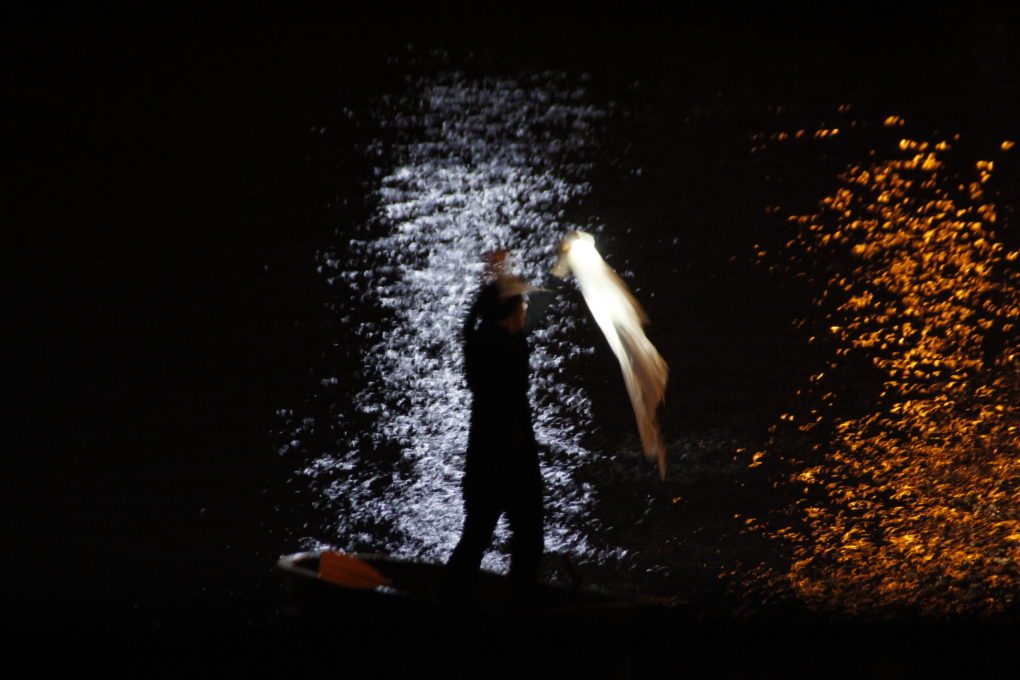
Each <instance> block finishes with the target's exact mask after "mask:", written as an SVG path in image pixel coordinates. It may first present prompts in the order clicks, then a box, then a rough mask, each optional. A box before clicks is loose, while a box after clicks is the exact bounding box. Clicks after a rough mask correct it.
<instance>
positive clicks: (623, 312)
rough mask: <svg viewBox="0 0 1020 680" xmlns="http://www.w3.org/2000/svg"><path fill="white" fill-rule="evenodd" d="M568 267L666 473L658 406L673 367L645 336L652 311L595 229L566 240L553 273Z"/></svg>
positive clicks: (648, 451)
mask: <svg viewBox="0 0 1020 680" xmlns="http://www.w3.org/2000/svg"><path fill="white" fill-rule="evenodd" d="M568 271H570V272H573V274H574V277H575V278H576V279H577V283H578V285H579V286H580V287H581V294H582V295H583V296H584V301H585V303H587V305H588V309H590V310H591V314H592V316H593V317H595V323H597V324H598V325H599V328H601V329H602V333H603V334H604V335H605V336H606V340H607V341H608V342H609V347H610V348H611V349H612V350H613V354H615V355H616V358H617V359H618V360H619V361H620V369H621V370H622V371H623V380H624V383H626V385H627V393H628V394H629V395H630V403H631V405H632V406H633V407H634V416H635V418H636V419H637V426H638V431H639V432H640V433H641V445H642V447H643V448H644V450H645V456H646V457H647V458H648V459H649V460H653V459H657V460H658V463H659V476H660V477H662V478H665V476H666V450H665V448H664V447H663V445H662V437H661V435H660V434H659V423H658V421H657V420H656V415H655V412H656V409H657V408H658V406H659V404H660V403H661V402H662V400H663V398H664V397H665V395H666V379H667V376H668V375H669V367H668V366H667V365H666V362H665V361H663V359H662V357H661V356H660V355H659V352H658V350H656V349H655V347H654V346H653V345H652V343H651V342H650V341H649V340H648V338H647V337H645V332H644V329H643V326H644V325H645V324H646V323H648V317H647V316H646V315H645V312H644V310H643V309H641V305H640V304H638V301H637V300H635V299H634V296H633V295H631V293H630V290H628V288H627V284H626V283H624V282H623V279H621V278H620V277H619V275H617V273H616V272H615V271H613V270H612V268H611V267H610V266H609V265H607V264H606V263H605V261H604V260H603V259H602V256H601V255H599V252H598V251H597V250H596V249H595V239H594V238H592V236H591V235H590V234H586V233H584V232H583V231H575V232H571V233H570V234H568V235H567V237H566V238H565V239H564V240H563V242H562V243H561V244H560V257H559V261H557V263H556V266H555V267H553V270H552V273H553V274H554V275H556V276H560V277H563V276H566V275H567V272H568Z"/></svg>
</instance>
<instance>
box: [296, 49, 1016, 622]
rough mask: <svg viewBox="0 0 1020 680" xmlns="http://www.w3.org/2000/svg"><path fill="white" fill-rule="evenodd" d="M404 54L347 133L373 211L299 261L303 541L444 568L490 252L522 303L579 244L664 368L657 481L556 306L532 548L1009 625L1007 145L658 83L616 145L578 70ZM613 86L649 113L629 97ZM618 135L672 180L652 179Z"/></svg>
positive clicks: (761, 597)
mask: <svg viewBox="0 0 1020 680" xmlns="http://www.w3.org/2000/svg"><path fill="white" fill-rule="evenodd" d="M395 63H396V64H397V66H398V67H399V66H406V67H407V68H406V70H407V72H408V73H415V74H417V75H409V76H407V77H405V78H404V80H403V81H402V84H401V86H400V87H399V88H396V89H395V90H393V91H391V92H389V93H388V94H385V95H383V96H381V97H379V98H378V99H376V100H375V101H374V103H373V104H372V106H370V107H368V108H365V109H364V110H358V111H351V112H349V116H350V118H351V119H352V120H354V121H356V123H357V124H358V125H360V128H359V130H360V132H359V135H360V137H361V138H363V140H364V141H363V144H362V146H361V147H360V148H359V149H358V153H359V154H361V156H362V157H363V158H365V159H366V160H368V161H369V162H370V163H371V165H372V167H373V168H374V170H373V172H372V173H371V176H369V177H366V183H365V185H364V192H365V196H364V198H365V204H366V206H367V211H366V212H365V215H364V217H362V218H359V219H358V220H356V221H355V222H352V223H343V224H338V225H337V228H336V231H335V235H336V237H335V241H334V242H332V243H330V244H326V245H324V246H323V247H322V248H321V249H320V251H319V254H318V258H317V263H316V265H315V266H317V267H318V271H319V273H320V275H321V277H322V280H323V281H324V282H326V283H327V284H328V286H329V290H330V296H329V302H328V308H329V312H328V314H329V319H328V321H327V323H325V324H324V326H325V327H326V328H328V329H329V333H330V334H331V347H330V349H329V350H327V351H326V352H324V354H323V357H321V360H320V361H319V362H318V363H316V365H315V368H313V371H314V372H315V375H316V378H317V380H318V387H317V389H316V390H315V391H314V392H313V393H310V394H308V395H307V396H306V398H305V399H304V400H303V401H302V402H301V403H296V404H288V405H287V406H286V408H283V409H282V410H281V411H280V413H279V415H280V422H281V431H282V432H283V435H282V437H281V441H280V450H279V452H280V454H281V455H283V456H285V457H286V459H287V460H289V461H293V466H294V477H293V478H292V479H291V480H290V484H291V485H292V487H293V488H294V498H295V503H296V504H298V505H300V504H304V506H305V507H306V508H308V509H309V512H307V513H305V515H304V516H305V517H306V518H307V519H306V521H305V522H304V523H302V525H301V526H292V527H290V530H291V533H292V535H293V536H294V540H295V541H296V542H299V543H301V544H302V545H304V546H306V547H318V546H332V547H337V548H341V549H347V550H362V551H374V552H387V553H391V554H396V555H405V556H414V557H422V558H426V559H432V560H444V559H445V558H446V557H447V556H448V554H449V552H450V550H452V548H453V546H454V544H455V543H456V540H457V538H458V536H459V532H460V528H461V522H462V519H463V515H462V508H461V500H460V487H459V483H460V476H461V474H462V466H463V456H464V448H465V446H466V440H467V422H468V414H469V403H470V401H469V400H470V395H469V393H468V392H467V391H466V386H465V384H464V381H463V375H462V370H461V369H462V357H461V346H460V336H459V333H460V325H461V323H462V319H463V318H464V314H465V312H466V308H467V306H468V304H469V301H470V299H471V296H472V294H473V292H474V291H475V290H476V288H477V285H478V282H479V276H480V273H481V271H482V259H483V255H484V254H485V253H486V252H488V251H491V250H494V249H497V248H509V249H511V250H512V251H513V253H514V256H515V258H516V262H517V264H518V267H519V270H520V272H521V273H522V274H523V275H524V276H525V277H526V278H528V279H529V280H531V281H533V282H535V283H538V284H540V285H541V284H542V283H545V282H547V281H548V280H549V278H548V270H549V268H550V267H551V265H552V264H553V261H554V259H555V258H554V251H555V248H556V246H557V244H558V243H559V240H560V239H561V238H562V236H563V235H564V234H565V233H566V232H567V231H569V230H571V229H574V228H582V229H584V230H585V231H588V232H591V233H593V234H595V236H596V239H597V240H601V242H602V243H604V244H607V246H608V248H607V249H605V250H603V252H604V253H607V259H608V261H609V263H610V264H611V265H613V266H614V267H616V268H617V269H618V270H620V272H621V274H622V275H623V277H624V278H625V280H627V281H628V283H629V284H630V285H631V287H632V288H633V289H634V291H635V293H636V295H637V297H638V299H639V300H640V301H641V302H642V303H643V304H645V306H646V308H647V310H648V311H649V313H650V315H651V316H652V327H651V330H652V339H653V341H654V342H655V343H656V344H657V346H658V347H659V348H660V350H661V351H662V354H663V356H664V358H665V359H666V361H667V362H668V363H670V366H671V381H672V382H671V385H670V391H669V393H668V394H667V400H666V406H665V409H664V411H663V418H662V421H663V427H664V438H665V444H666V449H667V457H668V459H669V461H670V462H669V465H670V473H669V476H668V478H667V480H666V481H665V482H664V483H660V482H658V480H657V475H656V471H655V470H654V469H653V467H651V466H646V465H644V463H643V461H642V456H641V454H640V444H639V442H638V441H637V436H636V432H635V431H634V425H633V419H632V418H633V416H632V414H631V413H630V412H629V406H628V404H627V401H626V397H625V394H624V392H623V385H622V381H621V380H620V379H619V375H618V368H617V367H616V366H615V363H614V362H613V360H612V358H611V356H610V355H609V352H608V348H607V347H606V346H605V343H604V342H603V341H602V339H601V338H600V337H599V336H598V335H597V334H596V333H595V331H594V328H593V324H592V323H591V322H590V320H589V319H588V312H587V310H586V309H585V308H584V306H583V303H582V302H581V299H580V295H579V294H578V293H577V291H576V290H573V287H572V285H568V286H566V287H565V288H564V289H563V290H560V291H559V292H558V293H557V294H556V296H555V298H554V301H553V303H552V305H551V307H550V309H549V311H548V314H547V315H546V317H545V318H544V320H543V322H542V323H540V324H539V326H538V329H537V330H536V331H535V332H534V333H533V335H532V337H531V344H532V393H531V398H532V403H533V410H534V413H535V426H536V435H537V437H538V440H539V442H540V445H541V446H543V448H544V454H543V474H544V476H545V480H546V507H547V514H548V522H547V529H546V547H547V551H548V553H549V554H550V556H563V557H567V558H570V559H571V560H577V561H579V562H582V563H585V564H588V565H611V566H612V569H615V570H616V571H615V574H614V576H612V577H610V578H609V579H608V580H609V581H611V582H612V583H613V585H618V586H621V587H622V586H624V585H626V583H625V582H629V583H630V585H634V584H635V583H637V584H638V585H640V586H642V587H645V588H646V590H650V591H653V592H655V593H657V594H660V595H661V594H665V593H673V594H676V595H677V597H678V600H679V601H680V602H686V601H688V600H689V599H696V594H695V591H698V590H699V589H700V590H702V591H704V590H711V589H713V588H715V589H718V588H721V586H720V585H719V584H720V582H722V583H724V584H725V589H727V593H728V595H727V597H729V596H732V597H734V598H735V602H736V605H735V606H736V608H738V609H739V608H741V607H746V608H747V609H754V607H755V603H758V602H763V601H767V600H770V599H774V598H777V597H778V598H789V599H792V600H796V601H798V602H801V603H806V604H808V605H809V606H811V607H815V608H818V609H823V610H824V609H836V610H838V611H842V612H851V613H862V612H868V611H875V610H881V609H883V608H885V607H888V606H890V605H896V606H904V607H914V610H915V611H919V612H922V613H925V614H945V613H961V612H971V613H993V614H994V613H997V612H1000V611H1002V610H1003V609H1004V608H1005V607H1008V606H1009V603H1010V602H1011V601H1012V600H1013V595H1014V594H1015V593H1016V590H1017V573H1018V571H1017V562H1018V558H1020V556H1018V554H1017V553H1016V545H1017V543H1016V535H1017V534H1016V527H1017V524H1016V522H1017V514H1016V509H1017V507H1020V504H1018V502H1017V497H1016V489H1017V488H1018V487H1017V483H1018V479H1020V476H1018V471H1017V467H1016V464H1015V461H1016V460H1017V455H1016V454H1017V442H1018V437H1017V435H1016V432H1017V430H1016V428H1017V426H1018V424H1017V414H1016V410H1015V405H1016V403H1018V399H1017V391H1016V384H1017V383H1016V375H1017V371H1016V356H1017V354H1016V337H1017V334H1016V322H1015V316H1016V314H1017V307H1018V305H1017V282H1016V273H1015V262H1016V257H1017V256H1016V253H1015V252H1014V251H1011V250H1010V249H1009V246H1008V244H1007V243H1005V241H1004V239H1003V238H1002V237H1001V233H1003V232H1006V233H1008V230H1009V226H1008V225H1006V226H1002V225H1001V222H1000V223H999V225H998V226H997V225H996V215H997V214H1002V212H1003V211H1002V206H999V207H996V206H994V205H992V201H991V200H990V197H989V196H987V195H985V193H986V192H988V191H990V187H992V186H993V185H994V180H993V179H992V177H993V175H992V170H993V166H994V162H993V160H994V159H992V158H991V156H989V155H988V154H991V153H995V154H1000V155H1002V154H1009V153H1015V152H1011V151H1010V150H1011V148H1012V146H1011V143H1010V142H1009V140H1006V139H1002V140H998V141H996V142H995V144H994V145H993V146H988V145H987V144H985V146H981V144H980V143H979V142H974V143H973V144H972V145H970V146H968V140H967V139H963V140H962V141H961V140H959V139H955V138H953V137H952V136H951V135H944V136H943V137H941V138H938V139H933V140H931V141H928V142H926V141H921V140H920V136H921V135H920V134H917V135H915V134H913V133H910V134H909V135H908V132H907V130H906V129H904V128H905V126H906V122H905V120H904V119H903V118H902V117H899V116H898V115H895V114H894V113H893V112H891V111H888V110H881V109H879V110H875V109H869V110H860V111H859V110H858V109H857V108H855V107H854V106H851V105H850V104H847V103H845V102H843V101H842V100H841V99H839V98H836V97H833V98H832V99H831V100H825V101H823V102H821V103H819V101H817V100H816V99H812V98H811V97H809V96H808V95H807V94H804V95H803V96H804V98H805V99H806V100H807V103H804V102H801V103H800V105H799V106H798V105H797V102H796V101H795V102H793V105H792V106H790V109H792V110H790V111H787V110H785V109H784V105H779V104H777V103H776V101H775V100H772V101H765V100H764V98H763V97H762V95H761V94H760V93H759V92H757V91H755V89H754V88H753V87H750V86H748V87H747V89H746V90H745V91H744V93H743V94H739V93H738V95H736V96H734V98H733V99H726V98H725V97H724V93H723V91H722V90H715V89H714V88H709V90H708V91H702V92H700V93H699V94H697V95H696V96H695V95H691V98H690V99H689V100H686V99H684V98H683V91H682V88H679V87H673V86H670V87H666V86H660V90H658V91H657V92H658V96H659V97H660V98H661V99H660V100H653V101H652V103H650V104H648V105H647V106H648V109H647V110H646V111H645V113H644V114H643V115H645V119H646V120H650V121H652V123H653V124H654V125H655V126H657V127H655V128H654V129H651V130H648V131H640V132H635V131H633V130H632V129H631V128H632V127H633V126H636V125H640V123H639V122H636V121H635V120H634V119H628V118H627V116H626V113H627V111H628V106H630V107H633V108H636V109H637V108H640V105H636V104H634V102H633V101H631V102H630V104H627V105H621V104H619V103H618V102H616V101H614V100H613V99H612V97H609V96H607V95H606V94H605V92H604V91H599V90H598V86H599V85H600V84H599V83H598V81H597V80H595V79H594V78H592V77H589V76H587V75H584V74H582V73H578V72H566V71H541V70H530V71H520V70H517V71H512V72H511V71H505V72H502V71H500V70H499V69H481V72H479V70H478V69H466V70H458V69H457V68H455V67H452V66H451V65H450V63H451V60H449V59H447V58H446V57H445V56H443V55H439V54H432V55H429V56H428V57H424V58H423V59H419V57H407V56H405V57H400V58H397V59H396V62H395ZM422 63H424V67H421V66H422ZM666 90H668V91H669V92H670V93H677V92H679V93H680V94H671V96H673V97H675V98H674V99H667V98H662V97H664V95H662V92H663V91H666ZM620 92H622V94H623V95H624V96H627V97H632V98H634V99H638V100H640V96H641V92H640V89H639V86H638V83H636V82H635V83H633V84H632V85H628V86H627V87H625V88H622V90H620ZM805 92H807V89H805ZM784 93H785V90H784ZM784 96H788V97H790V95H788V94H784ZM791 98H792V97H791ZM819 98H821V99H824V97H819ZM649 110H651V111H652V113H650V114H649V113H648V111H649ZM621 111H622V113H621ZM749 119H750V120H753V121H754V123H753V124H752V125H751V126H748V125H747V121H748V120H749ZM621 139H622V140H623V142H621ZM628 140H633V142H634V144H635V145H641V144H645V146H646V148H645V149H644V151H643V153H644V154H645V156H644V157H645V158H646V159H647V158H652V159H655V160H657V161H658V162H660V163H662V164H663V165H665V166H666V168H665V169H663V168H662V167H658V168H652V172H651V173H649V174H651V175H652V176H651V177H649V178H641V173H642V171H643V170H644V168H642V167H640V166H637V165H633V164H631V161H630V160H627V159H622V160H621V158H620V157H619V154H620V150H621V149H622V148H629V146H630V142H629V141H628ZM648 140H652V141H651V142H649V141H648ZM677 140H679V141H677ZM610 142H611V143H610ZM660 142H661V143H662V144H666V143H667V142H668V143H669V144H671V145H672V146H669V147H668V149H667V150H664V151H662V152H661V153H658V152H657V151H656V152H653V151H651V150H649V148H647V147H649V146H655V145H656V144H659V143H660ZM1000 142H1002V143H1001V145H1000ZM953 149H956V150H955V151H954V150H953ZM657 153H658V155H656V154H657ZM1002 157H1004V158H1008V157H1009V156H1008V155H1007V156H1002ZM607 168H609V169H611V170H609V171H607ZM635 177H637V178H641V179H640V180H639V184H638V186H637V188H633V187H631V188H628V187H629V185H626V181H625V180H626V178H635ZM678 177H680V178H683V180H684V181H682V182H679V181H677V179H676V178H678ZM607 178H608V179H607ZM360 198H361V197H351V196H348V197H343V198H342V200H344V201H352V200H353V201H355V202H357V201H358V200H360ZM338 200H341V198H338ZM627 200H630V201H632V202H630V203H627V202H626V201H627ZM616 202H621V203H622V204H620V205H617V204H616ZM593 206H594V207H593ZM793 206H798V207H793ZM815 206H817V207H818V210H817V211H815V212H813V211H814V210H815ZM997 210H998V211H999V212H998V213H997V212H996V211H997ZM355 212H356V211H355ZM632 226H633V230H632V229H631V227H632ZM755 241H758V242H759V243H763V244H766V245H765V246H761V245H758V244H756V243H755ZM614 257H615V259H614ZM759 263H764V264H766V265H768V266H767V267H760V266H759ZM764 269H770V270H771V272H770V274H768V276H767V278H756V277H758V276H760V275H761V274H762V273H763V271H764ZM755 271H757V272H759V274H755V273H754V272H755ZM798 296H800V297H801V298H803V303H802V302H801V301H800V298H798ZM798 316H800V317H801V318H800V319H799V320H798V319H797V317H798ZM769 425H772V427H771V428H770V427H769ZM977 441H979V442H981V444H980V446H979V447H977V448H975V447H974V442H977ZM505 541H506V531H505V527H501V528H500V530H499V531H498V533H497V542H496V543H497V544H496V546H495V549H494V550H493V551H492V552H490V554H489V556H488V557H487V562H486V566H488V567H490V568H496V569H502V568H505V567H506V563H507V559H506V557H507V551H506V545H505ZM710 606H714V605H710ZM716 608H717V609H718V607H716Z"/></svg>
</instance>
